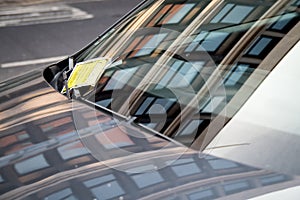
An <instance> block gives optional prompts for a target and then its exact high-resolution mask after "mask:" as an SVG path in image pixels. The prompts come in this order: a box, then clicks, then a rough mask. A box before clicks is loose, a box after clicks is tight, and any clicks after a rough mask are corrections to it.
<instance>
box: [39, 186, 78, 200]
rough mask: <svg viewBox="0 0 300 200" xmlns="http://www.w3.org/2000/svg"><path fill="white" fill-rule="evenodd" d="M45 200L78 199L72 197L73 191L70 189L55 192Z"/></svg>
mask: <svg viewBox="0 0 300 200" xmlns="http://www.w3.org/2000/svg"><path fill="white" fill-rule="evenodd" d="M44 199H45V200H62V199H68V200H76V199H77V198H75V197H74V196H73V195H72V190H71V189H70V188H66V189H63V190H60V191H58V192H55V193H53V194H51V195H49V196H46V197H45V198H44Z"/></svg>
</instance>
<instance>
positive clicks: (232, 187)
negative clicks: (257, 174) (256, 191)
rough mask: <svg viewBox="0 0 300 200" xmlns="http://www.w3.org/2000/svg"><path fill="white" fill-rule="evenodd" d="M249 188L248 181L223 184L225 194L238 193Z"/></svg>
mask: <svg viewBox="0 0 300 200" xmlns="http://www.w3.org/2000/svg"><path fill="white" fill-rule="evenodd" d="M250 188H251V185H250V184H249V183H248V181H237V182H231V183H225V184H224V190H225V192H226V194H233V193H238V192H241V191H244V190H247V189H250Z"/></svg>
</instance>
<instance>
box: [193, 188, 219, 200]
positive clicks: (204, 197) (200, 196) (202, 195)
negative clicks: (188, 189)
mask: <svg viewBox="0 0 300 200" xmlns="http://www.w3.org/2000/svg"><path fill="white" fill-rule="evenodd" d="M216 197H217V195H216V194H215V192H214V190H213V189H206V190H202V191H198V192H195V193H192V194H189V195H188V198H189V199H190V200H210V199H215V198H216Z"/></svg>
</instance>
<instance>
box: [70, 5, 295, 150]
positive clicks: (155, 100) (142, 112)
mask: <svg viewBox="0 0 300 200" xmlns="http://www.w3.org/2000/svg"><path fill="white" fill-rule="evenodd" d="M298 22H299V1H287V2H284V3H283V2H280V1H273V0H271V1H270V0H268V1H267V0H264V1H260V2H259V3H258V2H255V1H253V2H251V1H249V2H245V1H241V0H235V1H229V0H226V1H209V0H203V1H195V0H188V1H182V0H173V1H170V0H159V1H147V2H145V4H144V5H143V6H141V7H140V8H138V9H137V10H136V11H135V12H134V13H133V14H131V15H130V16H128V17H127V18H125V19H124V20H123V21H122V22H121V23H119V24H118V25H116V26H115V27H113V28H112V29H111V30H110V31H108V32H107V33H106V34H105V35H103V36H102V37H100V38H99V39H98V40H97V41H95V42H94V43H93V44H92V45H90V47H88V48H87V49H86V50H85V51H83V52H82V53H81V54H80V55H79V56H78V57H77V58H76V62H77V63H81V62H86V61H89V60H92V59H97V58H108V59H109V60H110V61H111V64H110V65H109V66H106V68H105V70H104V71H103V72H101V74H100V76H99V79H97V83H96V84H95V86H93V87H82V88H78V90H79V91H80V93H81V98H83V99H84V100H86V101H89V102H94V104H95V105H98V106H99V107H105V108H107V109H110V110H112V111H113V112H115V113H118V114H119V115H122V116H125V117H129V118H132V119H133V121H134V122H135V123H136V124H139V125H142V126H144V127H147V128H149V129H152V130H155V131H157V132H160V133H162V134H165V135H167V136H168V137H171V138H174V139H175V140H177V141H180V142H181V143H183V144H185V145H187V146H192V147H193V148H196V149H202V148H204V147H205V146H206V145H207V144H208V143H209V142H210V141H211V140H212V139H213V138H214V137H215V136H216V135H217V133H218V132H219V131H220V130H221V129H222V128H223V127H224V126H225V125H226V124H227V123H228V121H229V120H230V119H231V118H232V117H233V116H234V115H235V114H236V113H237V112H238V111H239V109H240V108H241V107H242V105H243V104H244V103H245V102H246V101H247V99H248V98H249V97H250V96H251V94H252V93H253V92H254V91H255V90H256V89H257V87H258V86H259V85H260V84H261V82H262V81H263V80H264V79H265V78H266V77H267V76H268V74H269V73H270V72H271V71H272V70H273V68H274V67H275V66H276V64H277V63H278V62H279V61H280V60H281V59H282V57H283V56H284V55H285V54H286V53H287V52H288V51H289V49H290V48H291V47H292V46H293V45H294V44H295V43H296V42H297V41H298V40H299V36H297V31H295V28H297V25H298V26H299V23H298ZM295 32H296V33H295Z"/></svg>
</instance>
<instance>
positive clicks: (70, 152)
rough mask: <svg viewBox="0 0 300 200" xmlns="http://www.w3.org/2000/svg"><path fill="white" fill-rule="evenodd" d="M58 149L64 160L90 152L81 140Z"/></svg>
mask: <svg viewBox="0 0 300 200" xmlns="http://www.w3.org/2000/svg"><path fill="white" fill-rule="evenodd" d="M57 150H58V152H59V154H60V155H61V157H62V158H63V159H64V160H67V159H70V158H74V157H79V156H82V155H86V154H88V151H87V149H86V148H85V147H84V146H83V145H82V143H81V142H79V141H77V142H73V143H70V144H67V145H64V146H61V147H59V148H57Z"/></svg>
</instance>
